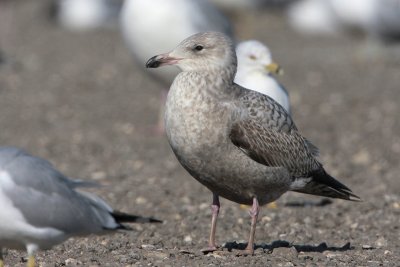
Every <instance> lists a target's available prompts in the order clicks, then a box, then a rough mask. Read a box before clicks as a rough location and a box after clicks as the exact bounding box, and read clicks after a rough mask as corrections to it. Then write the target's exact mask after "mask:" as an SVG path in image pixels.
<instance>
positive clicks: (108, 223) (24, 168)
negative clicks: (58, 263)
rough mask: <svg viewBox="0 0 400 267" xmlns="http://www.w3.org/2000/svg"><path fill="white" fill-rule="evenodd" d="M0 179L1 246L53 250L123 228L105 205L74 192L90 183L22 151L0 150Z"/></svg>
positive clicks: (5, 148)
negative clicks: (74, 239) (79, 238)
mask: <svg viewBox="0 0 400 267" xmlns="http://www.w3.org/2000/svg"><path fill="white" fill-rule="evenodd" d="M0 178H1V179H0V200H1V201H2V203H3V206H2V209H0V218H2V219H1V220H0V246H2V245H3V246H7V244H8V243H11V247H15V246H16V245H18V247H16V248H23V247H25V245H26V244H27V243H34V244H36V245H38V246H39V247H40V248H50V247H51V246H53V245H55V244H57V243H59V242H62V241H64V240H65V239H67V238H68V237H70V236H74V235H86V234H90V233H99V232H102V231H104V230H105V229H115V228H118V227H119V224H118V223H117V222H116V221H115V220H114V219H113V217H112V216H111V213H112V209H111V208H110V207H109V206H108V205H107V204H106V203H105V202H104V201H102V200H101V199H100V198H98V197H96V196H94V195H91V194H88V193H79V192H77V191H75V190H74V188H75V187H79V186H81V185H86V183H83V182H79V181H75V180H71V179H68V178H66V177H65V176H63V175H62V174H61V173H60V172H58V171H57V170H56V169H54V167H53V166H52V165H51V164H50V163H49V162H48V161H46V160H43V159H40V158H37V157H33V156H31V155H29V154H27V153H26V152H25V151H23V150H20V149H17V148H12V147H2V148H0ZM21 236H23V238H22V239H21ZM4 243H5V244H4ZM12 244H14V246H13V245H12Z"/></svg>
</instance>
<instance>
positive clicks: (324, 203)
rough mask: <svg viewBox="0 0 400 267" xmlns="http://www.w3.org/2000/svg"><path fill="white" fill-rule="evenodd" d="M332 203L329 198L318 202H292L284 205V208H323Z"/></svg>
mask: <svg viewBox="0 0 400 267" xmlns="http://www.w3.org/2000/svg"><path fill="white" fill-rule="evenodd" d="M332 203H333V201H332V200H331V199H329V198H323V199H321V200H319V201H292V202H288V203H285V206H286V207H294V208H297V207H324V206H328V205H330V204H332Z"/></svg>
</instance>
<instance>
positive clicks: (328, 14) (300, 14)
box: [288, 0, 400, 40]
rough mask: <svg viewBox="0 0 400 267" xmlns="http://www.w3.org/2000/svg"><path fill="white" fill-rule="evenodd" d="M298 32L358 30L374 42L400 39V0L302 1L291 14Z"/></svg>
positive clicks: (292, 22)
mask: <svg viewBox="0 0 400 267" xmlns="http://www.w3.org/2000/svg"><path fill="white" fill-rule="evenodd" d="M288 16H289V22H290V23H291V25H292V26H293V27H294V28H295V29H296V30H298V31H300V32H303V33H312V34H333V33H335V34H336V33H341V32H346V31H347V32H348V31H352V30H356V31H359V32H363V33H365V34H366V35H367V36H368V37H370V38H371V39H380V40H387V39H395V38H398V39H399V38H400V1H399V0H351V1H348V0H303V1H299V2H297V3H294V4H293V5H292V6H291V7H290V8H289V11H288Z"/></svg>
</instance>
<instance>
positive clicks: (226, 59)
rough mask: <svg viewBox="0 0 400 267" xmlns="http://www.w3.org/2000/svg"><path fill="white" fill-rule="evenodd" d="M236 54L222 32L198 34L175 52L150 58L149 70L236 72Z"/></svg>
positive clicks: (183, 43) (186, 40)
mask: <svg viewBox="0 0 400 267" xmlns="http://www.w3.org/2000/svg"><path fill="white" fill-rule="evenodd" d="M236 62H237V60H236V53H235V49H234V46H233V43H232V40H231V39H230V38H229V37H228V36H226V35H225V34H223V33H220V32H202V33H197V34H194V35H192V36H190V37H189V38H186V39H185V40H183V41H182V42H181V43H180V44H179V45H178V46H177V47H176V48H175V49H174V50H172V51H171V52H169V53H166V54H161V55H158V56H154V57H152V58H150V59H149V60H148V61H147V63H146V67H147V68H158V67H160V66H164V65H176V66H178V67H179V68H180V69H181V70H182V71H196V72H201V71H212V70H217V69H232V72H233V73H234V72H235V71H236V64H237V63H236Z"/></svg>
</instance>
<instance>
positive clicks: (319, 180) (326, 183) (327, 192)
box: [293, 169, 362, 202]
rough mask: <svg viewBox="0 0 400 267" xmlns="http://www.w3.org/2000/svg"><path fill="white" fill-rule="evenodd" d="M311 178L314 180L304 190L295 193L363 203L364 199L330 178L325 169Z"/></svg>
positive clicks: (312, 174)
mask: <svg viewBox="0 0 400 267" xmlns="http://www.w3.org/2000/svg"><path fill="white" fill-rule="evenodd" d="M310 177H312V180H311V181H310V182H308V184H307V185H306V186H305V187H304V188H301V189H296V190H293V191H296V192H300V193H305V194H311V195H317V196H324V197H331V198H340V199H344V200H349V201H354V202H362V199H361V198H360V197H359V196H357V195H356V194H354V193H353V191H351V189H350V188H348V187H347V186H345V185H344V184H342V183H341V182H339V181H338V180H336V179H335V178H333V177H332V176H330V175H329V174H328V173H326V172H325V170H324V169H320V170H317V171H315V172H313V173H311V174H310Z"/></svg>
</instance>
